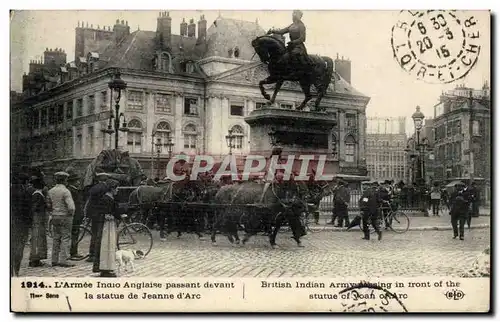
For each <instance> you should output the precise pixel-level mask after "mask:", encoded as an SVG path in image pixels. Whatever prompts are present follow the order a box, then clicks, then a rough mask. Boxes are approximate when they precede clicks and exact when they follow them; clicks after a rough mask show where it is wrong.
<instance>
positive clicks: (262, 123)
mask: <svg viewBox="0 0 500 322" xmlns="http://www.w3.org/2000/svg"><path fill="white" fill-rule="evenodd" d="M245 122H247V123H248V124H249V125H250V154H253V155H263V156H265V157H267V158H269V157H270V156H271V154H272V151H273V145H272V142H271V139H270V136H269V133H270V132H274V133H275V138H276V143H277V145H278V146H279V147H280V148H281V149H282V154H281V156H282V159H285V160H286V158H287V157H288V156H289V155H292V154H293V155H295V162H294V167H293V168H294V170H296V171H299V170H300V165H301V163H302V162H301V161H300V160H299V156H300V155H310V156H314V159H313V161H311V162H310V166H309V171H310V170H312V169H316V166H317V161H318V160H319V159H320V156H324V157H326V162H325V168H324V171H323V173H324V174H336V173H338V162H337V161H334V158H333V156H332V153H331V131H332V128H333V127H334V126H335V125H336V123H337V121H336V119H335V118H334V117H333V115H331V114H328V113H321V112H303V111H296V110H287V109H278V108H263V109H259V110H255V111H253V112H252V113H250V115H249V116H247V117H246V118H245Z"/></svg>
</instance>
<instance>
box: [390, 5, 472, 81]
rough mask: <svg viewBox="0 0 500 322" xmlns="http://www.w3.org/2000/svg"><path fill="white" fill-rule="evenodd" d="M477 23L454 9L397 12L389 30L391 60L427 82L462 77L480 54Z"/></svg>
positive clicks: (469, 16) (467, 15)
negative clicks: (396, 16) (390, 34)
mask: <svg viewBox="0 0 500 322" xmlns="http://www.w3.org/2000/svg"><path fill="white" fill-rule="evenodd" d="M479 40H480V33H479V24H478V20H477V19H476V17H474V15H472V14H464V13H462V12H458V11H454V10H450V11H448V10H426V11H411V10H405V11H401V13H400V17H399V20H398V22H397V23H396V24H395V25H394V26H393V27H392V37H391V45H392V50H393V54H394V58H395V59H396V60H397V62H398V64H399V65H400V66H401V68H402V69H403V70H405V71H406V72H408V73H410V74H411V75H414V76H416V77H417V79H420V80H423V81H425V82H427V83H434V84H446V83H451V82H454V81H456V80H458V79H461V78H463V77H465V76H466V75H467V74H468V73H469V72H470V71H471V69H472V68H473V67H474V65H475V64H476V63H477V60H478V58H479V53H480V49H481V46H480V41H479Z"/></svg>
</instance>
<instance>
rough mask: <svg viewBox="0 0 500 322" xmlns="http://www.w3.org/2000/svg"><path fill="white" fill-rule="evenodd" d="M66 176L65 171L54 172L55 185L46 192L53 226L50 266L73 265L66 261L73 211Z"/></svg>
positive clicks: (73, 207)
mask: <svg viewBox="0 0 500 322" xmlns="http://www.w3.org/2000/svg"><path fill="white" fill-rule="evenodd" d="M68 177H69V174H68V173H66V172H57V173H56V174H55V179H56V185H55V186H54V187H53V188H52V189H50V190H49V193H48V195H49V209H50V210H51V211H52V226H53V227H54V232H53V238H52V240H53V244H52V266H61V267H73V266H75V265H74V264H69V263H68V258H69V248H70V240H71V228H72V226H73V215H74V213H75V203H74V202H73V198H72V197H71V192H69V190H68V188H66V185H67V181H66V180H67V179H68Z"/></svg>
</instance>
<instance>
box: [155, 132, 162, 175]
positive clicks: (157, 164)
mask: <svg viewBox="0 0 500 322" xmlns="http://www.w3.org/2000/svg"><path fill="white" fill-rule="evenodd" d="M155 145H156V153H157V162H156V177H157V178H158V179H159V178H160V154H161V146H162V144H161V138H157V139H156V144H155Z"/></svg>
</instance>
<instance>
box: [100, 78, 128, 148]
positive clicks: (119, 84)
mask: <svg viewBox="0 0 500 322" xmlns="http://www.w3.org/2000/svg"><path fill="white" fill-rule="evenodd" d="M108 87H109V88H110V89H111V94H112V95H110V102H111V104H110V107H109V108H110V118H109V124H108V128H107V129H106V130H103V132H105V133H108V134H110V135H111V134H112V133H113V132H114V133H115V150H118V131H122V132H127V131H128V128H127V121H126V119H125V114H123V113H120V98H121V95H122V91H123V90H125V89H126V88H127V83H126V82H125V81H124V80H123V79H121V77H120V72H119V71H116V72H115V75H114V78H113V79H112V80H111V81H110V82H109V83H108ZM113 96H114V100H115V113H114V114H113V107H112V106H113ZM112 118H114V119H115V124H114V125H115V128H114V129H113V128H112V126H111V124H112V122H111V119H112ZM122 119H123V123H122V127H120V121H121V120H122Z"/></svg>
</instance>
